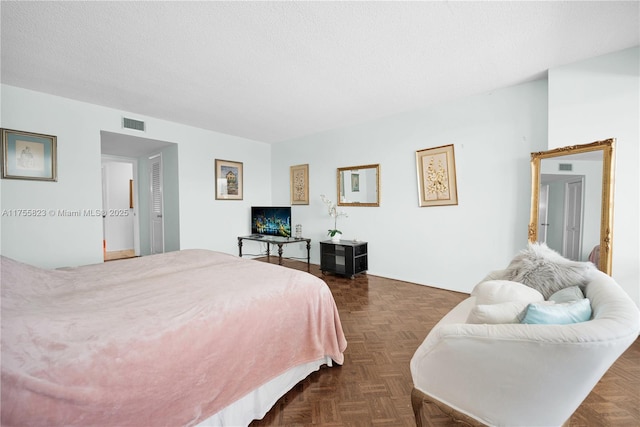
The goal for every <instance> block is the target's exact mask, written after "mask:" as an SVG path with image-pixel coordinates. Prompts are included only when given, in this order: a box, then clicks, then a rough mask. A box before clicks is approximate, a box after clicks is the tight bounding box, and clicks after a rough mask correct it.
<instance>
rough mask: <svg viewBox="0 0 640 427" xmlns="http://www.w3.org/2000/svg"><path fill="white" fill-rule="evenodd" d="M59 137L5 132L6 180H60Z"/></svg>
mask: <svg viewBox="0 0 640 427" xmlns="http://www.w3.org/2000/svg"><path fill="white" fill-rule="evenodd" d="M57 140H58V139H57V137H56V136H54V135H43V134H39V133H33V132H24V131H20V130H12V129H2V178H6V179H28V180H37V181H57V180H58V176H57Z"/></svg>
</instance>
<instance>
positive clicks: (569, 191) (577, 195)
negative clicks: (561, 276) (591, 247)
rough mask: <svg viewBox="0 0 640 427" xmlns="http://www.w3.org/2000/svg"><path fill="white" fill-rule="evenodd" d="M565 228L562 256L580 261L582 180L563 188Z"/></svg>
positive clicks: (569, 183)
mask: <svg viewBox="0 0 640 427" xmlns="http://www.w3.org/2000/svg"><path fill="white" fill-rule="evenodd" d="M564 223H565V226H564V240H563V246H564V247H563V252H564V253H563V255H564V257H565V258H569V259H571V260H574V261H580V249H581V247H582V179H579V180H576V181H570V182H567V184H566V187H565V221H564Z"/></svg>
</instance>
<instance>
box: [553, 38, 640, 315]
mask: <svg viewBox="0 0 640 427" xmlns="http://www.w3.org/2000/svg"><path fill="white" fill-rule="evenodd" d="M607 138H615V139H616V141H617V142H616V159H615V189H614V215H613V216H614V219H613V239H612V242H613V266H612V276H613V278H614V279H616V281H617V282H618V283H620V285H621V286H622V287H623V288H624V289H625V290H626V291H627V292H628V293H629V295H630V296H631V297H632V298H633V299H634V301H636V304H638V305H639V306H640V267H639V265H640V227H639V224H640V221H639V218H640V173H639V170H640V148H639V145H640V47H635V48H632V49H626V50H623V51H621V52H616V53H613V54H609V55H605V56H601V57H597V58H593V59H590V60H587V61H582V62H579V63H575V64H571V65H567V66H563V67H558V68H556V69H553V70H550V71H549V148H556V147H562V146H567V145H574V144H584V143H588V142H593V141H598V140H603V139H607Z"/></svg>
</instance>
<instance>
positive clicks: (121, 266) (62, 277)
mask: <svg viewBox="0 0 640 427" xmlns="http://www.w3.org/2000/svg"><path fill="white" fill-rule="evenodd" d="M0 273H1V278H2V312H1V316H2V317H1V321H2V350H1V351H2V359H1V362H2V390H1V399H2V401H1V404H2V406H1V411H2V418H1V419H2V425H3V426H25V425H29V426H82V427H86V426H116V425H117V426H136V427H139V426H143V425H144V426H154V427H155V426H163V425H164V426H172V427H173V426H181V425H194V424H197V423H198V422H199V421H201V420H204V419H206V418H208V417H209V416H211V415H212V414H215V413H216V412H218V411H219V410H221V409H223V408H224V407H226V406H227V405H229V404H230V403H232V402H233V401H235V400H236V399H238V398H240V397H242V396H243V395H245V394H246V393H247V392H249V391H251V390H253V389H254V388H256V387H258V386H260V385H262V384H263V383H265V382H267V381H268V380H270V379H272V378H274V377H276V376H277V375H279V374H281V373H283V372H285V371H286V370H287V369H289V368H291V367H293V366H296V365H299V364H302V363H306V362H310V361H313V360H317V359H320V358H322V357H323V356H326V355H327V356H330V357H331V358H332V359H333V360H334V361H335V362H337V363H339V364H342V363H343V352H344V350H345V348H346V345H347V343H346V340H345V338H344V334H343V331H342V326H341V324H340V318H339V315H338V311H337V309H336V306H335V302H334V300H333V296H332V294H331V292H330V290H329V288H328V287H327V285H326V283H324V282H323V281H322V280H320V279H319V278H317V277H315V276H312V275H310V274H307V273H304V272H300V271H297V270H293V269H288V268H284V267H279V266H275V265H271V264H267V263H263V262H258V261H252V260H247V259H241V258H238V257H235V256H232V255H227V254H222V253H217V252H211V251H205V250H185V251H180V252H172V253H167V254H164V255H153V256H148V257H142V258H137V259H132V260H123V261H117V262H110V263H105V264H98V265H92V266H85V267H79V268H75V269H68V270H42V269H38V268H35V267H32V266H28V265H25V264H21V263H18V262H16V261H14V260H11V259H7V258H5V257H2V271H1V272H0Z"/></svg>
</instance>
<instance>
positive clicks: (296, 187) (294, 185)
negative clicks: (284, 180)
mask: <svg viewBox="0 0 640 427" xmlns="http://www.w3.org/2000/svg"><path fill="white" fill-rule="evenodd" d="M289 173H290V177H289V180H290V185H291V204H292V205H308V204H309V165H308V164H306V165H296V166H291V168H290V172H289Z"/></svg>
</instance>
